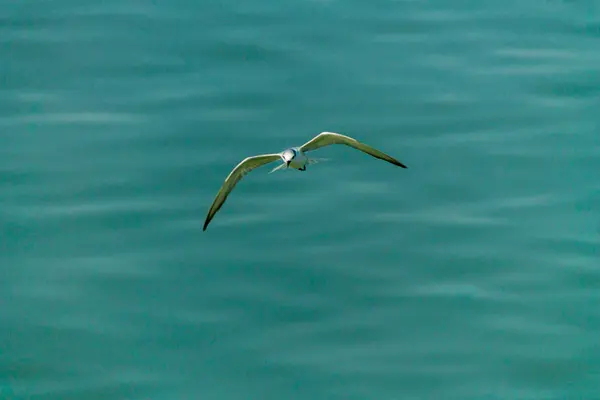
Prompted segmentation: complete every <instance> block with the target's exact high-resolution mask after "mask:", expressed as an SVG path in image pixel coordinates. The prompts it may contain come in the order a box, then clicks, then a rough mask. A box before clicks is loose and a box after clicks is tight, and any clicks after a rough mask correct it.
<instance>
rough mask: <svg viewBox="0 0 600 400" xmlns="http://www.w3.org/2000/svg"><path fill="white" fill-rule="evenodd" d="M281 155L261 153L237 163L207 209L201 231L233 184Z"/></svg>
mask: <svg viewBox="0 0 600 400" xmlns="http://www.w3.org/2000/svg"><path fill="white" fill-rule="evenodd" d="M280 158H281V156H280V155H279V154H263V155H260V156H254V157H248V158H246V159H244V160H243V161H242V162H241V163H239V164H238V165H237V166H236V167H235V168H234V169H233V171H231V173H230V174H229V176H227V178H226V179H225V182H224V183H223V186H221V190H219V193H217V196H216V197H215V200H214V201H213V203H212V205H211V206H210V209H209V210H208V214H207V215H206V221H205V222H204V228H203V229H202V230H203V231H205V230H206V227H207V226H208V224H209V223H210V221H211V220H212V219H213V217H214V216H215V214H216V213H217V212H218V211H219V210H220V209H221V207H222V206H223V203H225V200H227V196H229V193H231V191H232V190H233V188H234V187H235V185H236V184H237V183H238V182H239V181H240V180H241V179H242V178H243V177H244V176H246V174H248V173H249V172H250V171H252V170H253V169H256V168H258V167H260V166H263V165H265V164H268V163H271V162H273V161H276V160H279V159H280Z"/></svg>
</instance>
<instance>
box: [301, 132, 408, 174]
mask: <svg viewBox="0 0 600 400" xmlns="http://www.w3.org/2000/svg"><path fill="white" fill-rule="evenodd" d="M331 144H345V145H346V146H350V147H354V148H355V149H357V150H360V151H362V152H364V153H367V154H369V155H371V156H373V157H375V158H379V159H381V160H384V161H387V162H389V163H392V164H394V165H397V166H399V167H402V168H407V167H406V165H404V164H402V163H401V162H400V161H398V160H396V159H395V158H394V157H391V156H388V155H387V154H385V153H384V152H382V151H379V150H377V149H375V148H373V147H371V146H369V145H366V144H364V143H361V142H359V141H358V140H356V139H353V138H351V137H350V136H345V135H340V134H339V133H334V132H321V133H320V134H318V135H317V136H315V137H314V138H312V139H311V140H309V141H308V142H306V143H305V144H303V145H302V147H300V150H301V151H302V152H303V153H305V152H307V151H312V150H316V149H319V148H321V147H325V146H329V145H331Z"/></svg>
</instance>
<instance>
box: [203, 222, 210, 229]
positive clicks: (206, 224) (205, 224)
mask: <svg viewBox="0 0 600 400" xmlns="http://www.w3.org/2000/svg"><path fill="white" fill-rule="evenodd" d="M209 222H210V221H209V220H206V221H204V228H202V232H204V231H205V230H206V227H207V226H208V223H209Z"/></svg>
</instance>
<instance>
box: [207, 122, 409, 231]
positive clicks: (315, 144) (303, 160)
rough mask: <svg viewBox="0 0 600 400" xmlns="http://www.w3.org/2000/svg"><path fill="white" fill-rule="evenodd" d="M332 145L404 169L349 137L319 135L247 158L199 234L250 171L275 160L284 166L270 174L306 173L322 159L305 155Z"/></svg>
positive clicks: (225, 185) (226, 184) (229, 180)
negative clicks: (298, 143)
mask: <svg viewBox="0 0 600 400" xmlns="http://www.w3.org/2000/svg"><path fill="white" fill-rule="evenodd" d="M332 144H344V145H346V146H350V147H353V148H355V149H357V150H360V151H362V152H364V153H367V154H369V155H371V156H373V157H375V158H379V159H381V160H384V161H387V162H389V163H392V164H394V165H397V166H398V167H402V168H407V167H406V165H404V164H402V163H401V162H400V161H398V160H396V159H395V158H393V157H390V156H388V155H387V154H385V153H383V152H381V151H379V150H377V149H375V148H373V147H371V146H369V145H366V144H364V143H361V142H359V141H358V140H356V139H353V138H351V137H350V136H345V135H342V134H339V133H334V132H321V133H320V134H318V135H317V136H315V137H314V138H312V139H311V140H309V141H308V142H306V143H304V144H303V145H302V146H300V147H291V148H289V149H286V150H284V151H282V152H281V153H273V154H262V155H258V156H253V157H248V158H245V159H244V160H242V162H240V163H239V164H238V165H237V166H236V167H235V168H234V169H233V171H231V173H230V174H229V175H228V176H227V178H226V179H225V182H224V183H223V186H221V189H220V190H219V193H217V196H216V197H215V200H214V201H213V203H212V205H211V206H210V209H209V210H208V214H207V215H206V221H205V222H204V228H203V229H202V230H203V231H205V230H206V228H207V227H208V224H209V223H210V221H211V220H212V219H213V218H214V216H215V214H216V213H217V212H218V211H219V210H220V209H221V207H222V206H223V203H225V200H227V196H229V193H231V191H232V190H233V188H234V187H235V185H236V184H237V183H238V182H239V181H240V180H241V179H242V178H243V177H244V176H246V175H247V174H248V173H249V172H250V171H252V170H254V169H256V168H258V167H260V166H263V165H265V164H269V163H272V162H273V161H277V160H282V161H283V163H282V164H281V165H279V166H277V167H275V168H274V169H273V170H272V171H271V172H275V171H277V170H280V169H282V168H284V169H287V168H292V169H296V170H298V171H306V166H307V165H310V164H315V163H317V162H319V161H321V159H315V158H309V157H308V156H307V155H306V154H305V153H307V152H309V151H313V150H317V149H320V148H321V147H325V146H329V145H332Z"/></svg>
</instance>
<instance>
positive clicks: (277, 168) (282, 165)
mask: <svg viewBox="0 0 600 400" xmlns="http://www.w3.org/2000/svg"><path fill="white" fill-rule="evenodd" d="M282 168H287V165H285V163H283V164H281V165H278V166H276V167H275V168H273V169H272V170H271V172H269V173H270V174H272V173H273V172H275V171H279V170H280V169H282Z"/></svg>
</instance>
